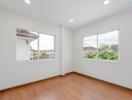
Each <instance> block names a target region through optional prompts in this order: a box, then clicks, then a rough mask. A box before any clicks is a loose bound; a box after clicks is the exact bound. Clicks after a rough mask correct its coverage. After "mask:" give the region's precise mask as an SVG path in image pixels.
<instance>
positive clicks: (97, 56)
mask: <svg viewBox="0 0 132 100" xmlns="http://www.w3.org/2000/svg"><path fill="white" fill-rule="evenodd" d="M98 40H99V37H98V34H97V59H98V60H99V45H98V44H99V41H98Z"/></svg>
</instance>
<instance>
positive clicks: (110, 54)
mask: <svg viewBox="0 0 132 100" xmlns="http://www.w3.org/2000/svg"><path fill="white" fill-rule="evenodd" d="M84 57H85V58H89V59H96V58H98V59H107V60H118V45H117V44H112V45H107V44H102V45H101V46H100V47H99V48H98V52H97V50H88V51H86V52H85V54H84Z"/></svg>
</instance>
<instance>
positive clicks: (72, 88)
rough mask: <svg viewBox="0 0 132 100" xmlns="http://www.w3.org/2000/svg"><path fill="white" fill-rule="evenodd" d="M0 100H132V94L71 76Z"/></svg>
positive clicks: (11, 92)
mask: <svg viewBox="0 0 132 100" xmlns="http://www.w3.org/2000/svg"><path fill="white" fill-rule="evenodd" d="M0 100H132V92H131V91H128V90H126V89H123V88H120V87H118V86H114V85H111V84H108V83H105V82H102V81H99V80H96V79H93V78H88V77H85V76H81V75H78V74H69V75H66V76H65V77H57V78H53V79H49V80H45V81H41V82H37V83H34V84H31V85H27V86H23V87H19V88H15V89H12V90H9V91H4V92H1V93H0Z"/></svg>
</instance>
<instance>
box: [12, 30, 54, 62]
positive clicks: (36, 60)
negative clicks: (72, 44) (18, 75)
mask: <svg viewBox="0 0 132 100" xmlns="http://www.w3.org/2000/svg"><path fill="white" fill-rule="evenodd" d="M17 29H18V28H16V29H15V32H16V30H17ZM20 29H24V28H20ZM25 30H27V31H30V30H28V29H25ZM32 32H36V31H32ZM36 33H38V36H39V34H46V35H51V36H54V57H52V58H47V59H39V53H38V57H37V59H35V60H17V59H16V61H17V62H18V63H19V62H20V63H21V62H22V63H24V62H25V63H28V62H31V63H32V62H38V61H45V60H54V59H55V58H56V35H55V33H42V32H36ZM16 38H17V37H16ZM16 42H17V41H16ZM37 43H38V47H37V48H38V52H39V39H38V42H37Z"/></svg>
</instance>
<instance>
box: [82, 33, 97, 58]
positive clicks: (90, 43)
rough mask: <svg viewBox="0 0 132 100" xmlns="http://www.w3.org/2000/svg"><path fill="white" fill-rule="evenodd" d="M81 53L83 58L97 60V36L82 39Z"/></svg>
mask: <svg viewBox="0 0 132 100" xmlns="http://www.w3.org/2000/svg"><path fill="white" fill-rule="evenodd" d="M83 52H84V57H85V58H89V59H97V35H93V36H89V37H85V38H84V39H83Z"/></svg>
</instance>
